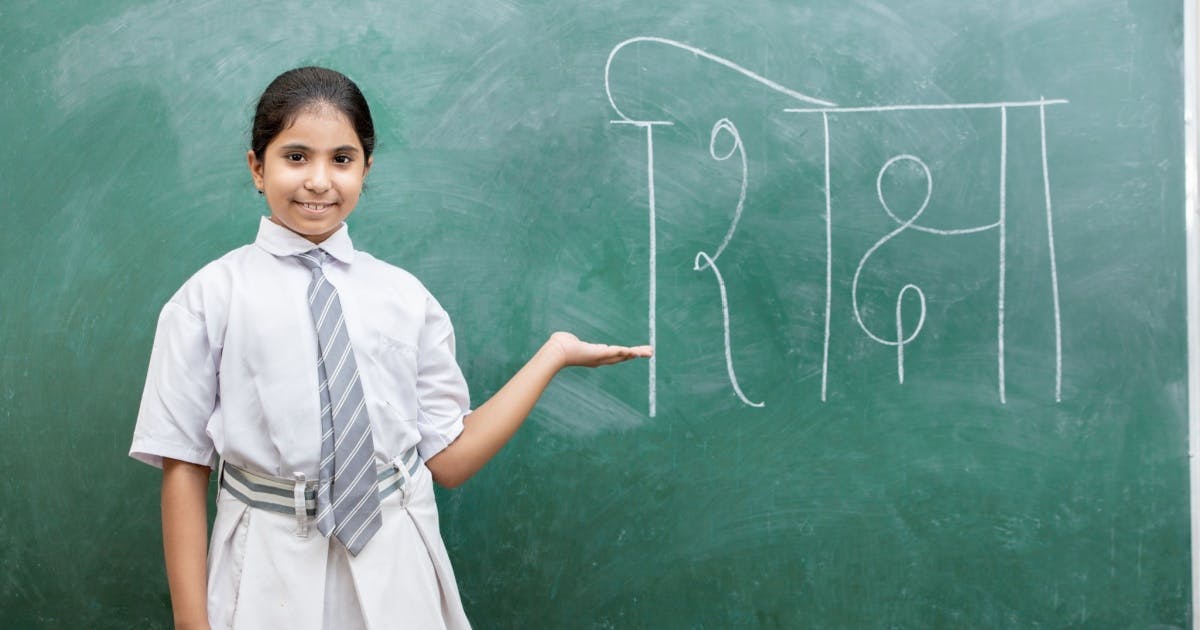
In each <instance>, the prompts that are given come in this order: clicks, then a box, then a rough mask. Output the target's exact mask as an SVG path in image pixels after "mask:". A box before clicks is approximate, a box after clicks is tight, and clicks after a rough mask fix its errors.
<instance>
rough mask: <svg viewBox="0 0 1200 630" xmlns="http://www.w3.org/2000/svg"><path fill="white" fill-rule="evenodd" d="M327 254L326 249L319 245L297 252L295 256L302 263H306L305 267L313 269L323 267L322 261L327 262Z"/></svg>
mask: <svg viewBox="0 0 1200 630" xmlns="http://www.w3.org/2000/svg"><path fill="white" fill-rule="evenodd" d="M325 256H326V254H325V250H323V249H321V248H319V247H318V248H316V249H310V250H308V251H306V252H304V253H303V254H296V256H295V257H296V259H297V260H299V261H300V262H301V263H304V266H305V267H308V268H309V269H310V270H313V269H320V268H321V263H324V262H325Z"/></svg>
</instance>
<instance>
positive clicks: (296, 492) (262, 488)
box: [221, 446, 421, 537]
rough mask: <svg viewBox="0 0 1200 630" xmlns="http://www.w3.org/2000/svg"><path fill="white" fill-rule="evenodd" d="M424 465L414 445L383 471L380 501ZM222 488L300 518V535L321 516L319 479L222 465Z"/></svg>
mask: <svg viewBox="0 0 1200 630" xmlns="http://www.w3.org/2000/svg"><path fill="white" fill-rule="evenodd" d="M420 466H421V457H420V456H419V455H418V454H417V448H416V447H415V446H414V447H412V448H410V449H408V450H407V451H405V452H404V454H403V455H401V456H399V457H397V458H395V459H393V460H392V461H391V463H390V464H388V465H387V466H383V467H381V468H380V469H379V500H380V501H382V500H384V499H385V498H387V497H388V496H391V495H392V494H393V493H395V492H396V491H403V490H404V486H405V485H407V484H408V483H410V482H411V481H412V476H413V475H414V474H416V472H417V469H418V468H420ZM221 488H223V489H225V491H227V492H229V494H231V495H233V496H234V497H236V498H237V499H238V500H239V501H241V502H242V503H245V504H246V505H249V506H250V507H254V508H258V509H260V510H267V511H269V512H279V513H281V514H295V515H296V534H297V535H298V536H301V537H306V536H308V527H309V521H311V520H312V519H313V517H315V516H316V515H317V480H316V479H306V478H305V475H304V473H296V475H295V476H294V477H293V478H292V479H287V478H285V477H273V476H270V475H261V474H258V473H253V472H250V471H248V470H246V469H244V468H238V467H237V466H234V465H233V464H230V463H228V462H225V461H222V462H221Z"/></svg>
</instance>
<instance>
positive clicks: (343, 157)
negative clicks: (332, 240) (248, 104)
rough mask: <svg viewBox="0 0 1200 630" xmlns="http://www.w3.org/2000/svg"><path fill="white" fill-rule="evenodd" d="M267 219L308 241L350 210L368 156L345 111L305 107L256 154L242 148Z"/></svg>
mask: <svg viewBox="0 0 1200 630" xmlns="http://www.w3.org/2000/svg"><path fill="white" fill-rule="evenodd" d="M246 160H247V162H248V163H249V166H250V174H251V176H252V177H253V178H254V185H255V186H256V187H257V188H258V190H259V191H260V192H262V193H263V195H264V196H265V197H266V200H267V206H269V207H270V209H271V220H272V221H274V222H275V223H278V224H279V225H282V226H283V227H286V228H287V229H289V230H291V231H293V232H295V233H297V234H299V235H300V236H303V237H304V238H306V239H308V240H310V241H312V242H313V243H320V242H322V241H324V240H325V239H326V238H329V236H330V235H332V234H333V233H334V232H336V231H337V230H338V228H339V227H341V225H342V222H343V221H345V219H346V217H347V216H349V215H350V213H351V212H352V211H353V210H354V206H355V205H356V204H357V203H358V196H359V194H360V193H362V186H363V179H364V178H365V177H366V176H367V171H368V170H370V168H371V158H370V157H366V156H365V155H364V152H363V147H362V143H361V142H359V139H358V135H357V134H355V132H354V127H353V126H352V125H351V124H350V120H349V119H348V118H346V116H345V114H342V113H341V112H339V111H337V110H336V109H333V108H331V107H321V106H318V107H315V108H310V109H305V110H304V111H301V112H300V113H298V114H297V115H296V118H295V120H293V121H292V124H291V125H290V126H288V127H285V128H284V129H283V130H282V131H280V132H279V134H278V135H276V136H275V137H274V138H273V139H272V140H271V142H270V143H268V144H267V148H266V150H264V151H263V157H262V159H261V160H260V159H259V158H258V156H257V155H255V153H254V151H253V150H251V151H248V152H247V153H246Z"/></svg>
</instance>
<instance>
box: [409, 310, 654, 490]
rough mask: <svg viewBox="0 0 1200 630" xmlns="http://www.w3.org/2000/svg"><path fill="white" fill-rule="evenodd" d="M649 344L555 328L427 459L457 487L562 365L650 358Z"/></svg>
mask: <svg viewBox="0 0 1200 630" xmlns="http://www.w3.org/2000/svg"><path fill="white" fill-rule="evenodd" d="M651 352H652V351H651V349H650V346H636V347H625V346H609V345H605V344H597V343H587V342H584V341H580V340H579V339H578V338H577V337H576V336H575V335H572V334H571V333H565V332H556V333H554V334H553V335H551V336H550V339H549V340H548V341H547V342H546V343H545V344H544V345H543V346H542V347H541V349H539V350H538V351H537V353H536V354H534V355H533V358H532V359H530V360H529V362H528V363H526V364H525V366H524V367H522V368H521V369H520V370H519V371H518V372H517V373H516V374H515V375H514V376H513V377H512V378H511V379H510V380H509V381H508V383H506V384H505V385H504V387H502V388H500V391H498V392H496V394H495V395H494V396H492V397H491V398H490V399H489V400H488V401H487V402H485V403H484V404H482V405H480V406H479V408H477V409H476V410H475V411H473V412H471V414H470V415H468V416H467V417H466V418H465V419H464V420H463V432H462V433H461V434H459V436H458V438H457V439H455V440H454V442H452V443H451V444H450V445H449V446H447V447H446V448H445V449H443V450H442V451H441V452H440V453H438V454H437V455H434V456H433V457H432V458H431V459H430V460H429V461H428V462H426V463H425V465H426V466H428V467H429V471H430V472H431V473H433V479H434V481H436V482H437V483H438V484H439V485H442V486H445V487H448V488H456V487H458V486H460V485H462V484H463V482H465V481H466V480H467V479H470V478H471V476H472V475H474V474H475V473H476V472H477V471H478V470H479V469H480V468H482V467H483V465H484V464H486V463H487V462H488V460H490V459H491V458H492V456H494V455H495V454H496V453H497V452H499V451H500V449H501V448H502V447H503V446H504V445H505V444H506V443H507V442H508V440H509V438H511V437H512V436H513V434H514V433H516V432H517V429H518V428H520V427H521V423H523V422H524V421H525V418H526V416H528V415H529V412H530V411H531V410H532V409H533V405H534V404H536V403H537V401H538V398H540V397H541V395H542V392H544V391H546V386H547V385H549V384H550V380H551V379H553V378H554V375H555V374H558V371H559V370H561V369H562V368H564V367H567V366H572V365H579V366H586V367H597V366H601V365H611V364H613V363H620V362H621V361H628V360H629V359H635V358H639V357H649V356H650V354H651Z"/></svg>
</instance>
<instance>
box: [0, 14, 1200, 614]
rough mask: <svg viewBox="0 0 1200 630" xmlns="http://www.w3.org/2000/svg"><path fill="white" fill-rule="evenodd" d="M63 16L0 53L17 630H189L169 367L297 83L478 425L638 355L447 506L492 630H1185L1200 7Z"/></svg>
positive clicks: (16, 21)
mask: <svg viewBox="0 0 1200 630" xmlns="http://www.w3.org/2000/svg"><path fill="white" fill-rule="evenodd" d="M73 4H75V5H76V6H74V7H73V8H71V9H70V10H68V9H67V8H64V7H63V6H62V5H61V3H33V2H16V3H11V2H10V3H6V4H5V5H4V6H3V7H2V8H0V52H2V53H3V55H2V57H3V59H4V60H5V63H4V66H3V69H0V77H2V78H3V86H4V89H3V90H2V91H0V121H3V127H4V130H5V136H6V137H5V141H6V146H7V147H8V150H6V151H4V152H3V153H0V190H2V191H3V198H4V223H3V230H2V231H0V244H2V248H0V252H2V254H0V256H2V259H3V266H2V267H0V274H2V276H3V282H2V286H3V287H4V294H3V307H2V308H0V318H2V319H0V342H2V344H3V358H4V360H3V364H2V365H0V396H2V402H3V404H2V405H0V431H2V433H0V435H2V437H3V444H4V447H3V448H4V450H3V456H2V457H0V540H2V541H3V544H2V545H0V584H2V587H0V617H2V618H3V619H4V622H3V625H5V626H6V627H14V628H25V627H42V626H45V627H89V628H127V627H167V626H168V625H169V622H170V612H169V608H168V606H169V603H168V595H167V590H166V582H165V579H164V575H163V570H162V566H161V551H160V542H159V541H160V533H159V520H158V475H157V474H156V473H155V472H154V471H153V470H151V469H149V468H147V467H145V466H141V465H139V464H137V463H135V462H133V461H132V460H129V459H128V458H127V457H126V455H125V453H126V450H127V449H128V444H129V440H130V436H131V431H132V427H133V421H134V416H135V413H136V409H137V402H138V398H139V396H140V393H141V387H142V380H143V378H144V375H145V368H146V363H147V359H148V355H149V350H150V344H151V339H152V335H153V328H154V322H155V319H156V316H157V313H158V311H159V309H160V308H161V306H162V304H163V303H164V302H165V301H166V299H167V298H168V297H169V296H170V295H171V294H172V293H173V292H174V290H175V289H176V288H177V287H178V286H179V285H180V284H181V283H182V282H183V281H184V280H185V279H186V278H187V277H188V276H189V275H190V274H192V273H193V272H194V271H195V270H196V269H198V268H199V267H200V266H201V265H203V264H204V263H205V262H207V261H209V260H211V259H213V258H215V257H217V256H219V255H220V254H222V253H224V252H225V251H227V250H229V249H232V248H234V247H237V246H239V245H241V244H244V243H246V242H248V241H250V240H251V239H253V237H254V233H255V229H256V223H257V217H258V216H260V215H261V214H262V213H263V212H264V207H263V205H262V202H261V200H260V199H259V197H258V196H257V195H255V194H254V189H253V187H252V186H251V183H250V179H249V177H248V175H247V173H246V170H245V166H244V163H245V160H244V152H245V148H246V145H247V135H248V132H247V128H248V125H249V118H250V113H251V107H252V103H253V101H254V99H255V98H256V97H257V95H258V93H259V91H260V90H261V89H262V87H263V86H264V85H265V84H266V83H267V82H268V81H269V80H270V79H271V78H272V77H273V76H275V75H276V74H277V73H278V72H280V71H282V70H284V69H287V68H289V67H294V66H297V65H304V64H322V65H329V66H332V67H336V68H338V69H341V70H343V71H345V72H346V73H347V74H349V75H350V76H352V77H353V78H355V79H356V80H357V81H359V83H360V84H361V85H362V86H363V88H364V91H365V92H366V93H367V96H368V98H369V99H370V101H371V104H372V107H373V109H374V112H375V115H376V124H377V127H378V128H379V130H380V143H379V150H378V153H377V155H376V162H375V168H374V170H373V171H372V173H371V181H370V183H369V189H368V191H367V193H366V195H365V197H364V199H363V201H362V203H361V204H360V206H359V209H358V210H357V211H356V213H355V215H354V216H353V217H352V218H351V221H350V223H351V234H352V236H353V237H354V239H355V242H356V244H357V245H358V246H359V247H360V248H361V249H365V250H367V251H371V252H373V253H375V254H376V255H378V256H380V257H381V258H384V259H386V260H388V261H390V262H392V263H395V264H398V265H400V266H403V267H406V268H408V269H410V270H411V271H413V272H414V273H415V274H417V276H418V277H420V278H421V279H422V280H423V281H424V282H425V283H426V284H427V285H428V286H429V287H430V289H431V290H432V291H433V293H434V294H435V295H437V296H438V298H439V299H440V300H441V301H442V303H443V304H444V305H445V306H446V308H447V310H448V311H449V312H450V313H451V315H452V317H453V318H454V321H455V324H456V327H457V330H458V338H459V360H460V362H461V364H462V366H463V369H464V371H465V373H466V375H467V378H468V380H469V381H470V383H471V385H472V396H473V400H474V402H475V404H479V403H481V402H482V401H484V400H485V399H486V398H487V397H488V396H489V395H490V394H491V393H492V392H494V391H495V390H496V389H498V388H499V387H500V385H502V384H503V382H504V381H505V380H506V379H507V377H508V376H509V375H510V374H511V373H512V372H513V371H514V370H515V369H516V368H517V367H519V365H520V364H521V363H522V362H523V361H524V360H525V358H526V357H528V356H529V355H530V354H531V353H532V352H533V351H534V350H535V349H536V348H537V346H538V345H539V344H540V342H541V340H542V339H544V338H545V336H546V335H548V334H549V332H551V331H552V330H555V329H560V328H561V329H569V330H572V331H574V332H576V333H578V334H579V335H580V336H582V337H585V338H591V339H596V340H604V341H613V342H621V343H642V342H645V341H647V340H653V342H654V344H655V346H656V348H657V355H656V357H655V360H654V362H653V363H649V362H639V363H633V364H627V365H622V366H618V367H615V368H611V369H606V370H597V371H586V370H578V371H571V372H567V373H564V374H563V375H562V376H561V377H560V378H559V380H557V381H556V382H555V384H554V385H553V386H552V387H551V389H550V390H549V391H548V392H547V394H546V396H545V397H544V399H543V401H542V403H541V405H540V406H539V407H538V409H537V410H536V411H535V412H534V414H533V416H532V417H531V419H530V420H529V422H528V423H527V424H526V426H525V427H524V428H523V429H522V431H521V432H520V433H519V434H518V435H517V437H516V438H515V439H514V441H513V442H512V444H511V445H510V446H509V447H508V448H507V449H506V450H504V451H503V452H502V453H501V454H500V455H499V456H498V457H497V458H496V459H495V460H494V461H493V463H491V464H490V465H489V466H488V467H487V468H485V469H484V471H483V472H482V473H481V474H480V475H478V476H477V477H476V478H475V479H473V480H472V481H471V482H470V483H468V484H467V485H466V486H465V487H464V488H462V489H460V490H456V491H450V492H440V493H439V503H440V506H441V513H442V530H443V533H444V536H445V538H446V541H447V545H448V547H449V550H450V553H451V557H452V559H453V561H454V564H455V567H456V571H457V573H458V577H459V581H460V584H461V588H462V592H463V597H464V603H465V605H466V607H467V611H468V613H469V614H470V616H471V617H472V619H473V620H474V622H475V623H476V624H477V625H478V626H479V627H481V628H508V627H521V628H540V627H545V628H593V627H594V628H610V627H613V628H639V627H644V628H673V627H680V628H684V627H705V628H728V627H763V628H776V627H780V628H808V627H812V628H872V627H878V628H931V627H1014V628H1032V627H1152V626H1155V625H1156V624H1159V625H1161V626H1165V627H1185V626H1187V625H1189V624H1190V623H1191V621H1190V619H1191V617H1192V615H1193V614H1194V613H1193V611H1192V610H1191V609H1190V605H1189V594H1190V591H1191V583H1190V577H1189V557H1190V543H1189V536H1188V531H1189V514H1190V512H1189V504H1188V501H1189V493H1188V482H1187V473H1188V465H1187V447H1186V444H1187V417H1186V407H1187V387H1186V383H1187V378H1188V375H1187V365H1186V325H1185V314H1184V313H1185V303H1184V295H1185V286H1184V278H1185V262H1184V209H1183V206H1184V160H1183V158H1184V149H1183V138H1184V135H1183V92H1184V85H1183V78H1182V74H1183V72H1182V64H1183V62H1182V41H1183V30H1184V25H1183V3H1182V2H1174V1H1163V2H1125V1H1117V0H1086V1H1084V0H1077V1H1067V0H1055V1H1054V2H1045V1H1041V0H1013V1H1006V2H969V3H968V2H957V1H954V0H905V1H903V2H901V1H880V2H867V1H865V0H864V1H852V2H846V1H842V0H836V1H835V0H812V1H808V2H767V1H764V0H749V1H747V2H738V3H719V2H708V1H697V0H690V1H687V2H634V1H632V0H622V1H619V2H611V3H565V2H534V1H532V0H528V1H526V0H517V1H514V2H484V1H480V2H445V3H428V2H377V3H364V2H345V3H290V4H288V5H286V8H285V7H284V6H283V5H280V6H278V7H276V6H263V7H254V6H248V5H247V4H246V3H235V2H192V3H177V2H166V1H159V2H125V1H116V0H110V1H106V2H98V3H93V2H86V3H85V2H77V3H73Z"/></svg>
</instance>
